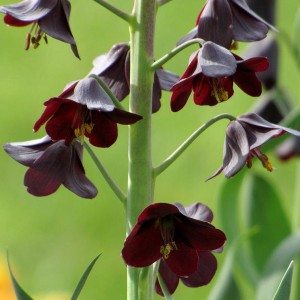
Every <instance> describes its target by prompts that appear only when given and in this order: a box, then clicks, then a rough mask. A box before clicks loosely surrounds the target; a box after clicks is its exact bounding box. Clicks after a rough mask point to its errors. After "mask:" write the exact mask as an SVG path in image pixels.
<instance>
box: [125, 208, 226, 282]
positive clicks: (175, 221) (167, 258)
mask: <svg viewBox="0 0 300 300" xmlns="http://www.w3.org/2000/svg"><path fill="white" fill-rule="evenodd" d="M225 240H226V237H225V235H224V233H223V232H222V231H221V230H218V229H216V228H215V227H214V226H212V225H210V224H209V223H207V222H203V221H199V220H195V219H193V218H191V217H188V216H187V215H185V214H183V213H182V212H181V211H180V210H179V209H178V207H176V206H175V205H172V204H167V203H156V204H152V205H150V206H148V207H147V208H145V209H144V211H143V212H142V213H141V214H140V216H139V218H138V222H137V224H136V225H135V226H134V228H133V229H132V232H131V233H130V234H129V236H128V237H127V239H126V241H125V244H124V248H123V250H122V256H123V258H124V260H125V262H126V264H127V265H130V266H133V267H146V266H149V265H151V264H153V263H154V262H155V261H157V260H159V259H161V258H162V259H163V261H164V262H165V263H166V264H167V266H168V267H169V268H170V269H171V270H172V272H173V273H174V274H176V275H178V276H188V275H191V274H193V273H195V272H196V270H197V266H198V261H199V257H198V251H211V250H214V249H217V248H220V247H221V246H223V244H224V242H225Z"/></svg>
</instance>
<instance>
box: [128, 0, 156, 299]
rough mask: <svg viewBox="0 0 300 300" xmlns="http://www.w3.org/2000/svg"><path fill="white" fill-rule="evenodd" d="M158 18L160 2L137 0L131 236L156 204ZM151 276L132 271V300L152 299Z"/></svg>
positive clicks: (133, 48) (132, 40) (130, 153)
mask: <svg viewBox="0 0 300 300" xmlns="http://www.w3.org/2000/svg"><path fill="white" fill-rule="evenodd" d="M155 14H156V0H135V5H134V10H133V16H134V18H135V22H133V23H132V25H131V27H130V63H131V66H130V92H131V93H130V111H131V112H133V113H136V114H139V115H141V116H143V119H142V120H141V121H139V122H138V123H136V124H134V125H131V126H130V129H129V150H128V156H129V166H128V168H129V170H128V198H127V199H128V200H127V210H126V214H127V221H128V224H129V225H128V228H127V234H128V233H129V232H130V230H131V228H132V226H133V225H134V224H135V223H136V220H137V217H138V215H139V214H140V212H141V211H142V210H143V209H144V208H145V207H146V206H148V205H149V204H150V203H152V201H153V189H154V180H153V167H152V155H151V114H152V86H153V76H154V73H153V71H152V70H151V64H152V62H153V41H154V27H155ZM151 272H152V271H151V268H149V269H148V270H145V271H141V270H139V269H136V268H131V267H128V272H127V274H128V276H127V299H128V300H144V299H145V300H146V299H147V300H148V299H151V298H152V293H153V292H152V285H151V280H150V279H151ZM140 275H141V276H140ZM139 287H140V290H139Z"/></svg>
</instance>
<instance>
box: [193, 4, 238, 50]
mask: <svg viewBox="0 0 300 300" xmlns="http://www.w3.org/2000/svg"><path fill="white" fill-rule="evenodd" d="M198 37H200V38H202V39H204V40H205V41H211V42H214V43H216V44H218V45H221V46H223V47H225V48H230V45H231V43H232V39H233V32H232V14H231V9H230V6H229V4H228V2H227V1H224V0H210V1H208V2H207V4H206V5H205V8H204V9H203V11H202V13H201V16H200V18H199V21H198Z"/></svg>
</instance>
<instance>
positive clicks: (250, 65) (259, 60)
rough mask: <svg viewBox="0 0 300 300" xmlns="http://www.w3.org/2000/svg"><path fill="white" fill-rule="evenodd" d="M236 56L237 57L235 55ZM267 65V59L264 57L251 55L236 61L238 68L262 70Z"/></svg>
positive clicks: (264, 69) (266, 67)
mask: <svg viewBox="0 0 300 300" xmlns="http://www.w3.org/2000/svg"><path fill="white" fill-rule="evenodd" d="M236 57H238V56H237V55H236ZM268 67H269V60H268V59H267V58H266V57H252V58H249V59H246V60H242V61H238V70H244V71H254V72H263V71H266V70H267V69H268Z"/></svg>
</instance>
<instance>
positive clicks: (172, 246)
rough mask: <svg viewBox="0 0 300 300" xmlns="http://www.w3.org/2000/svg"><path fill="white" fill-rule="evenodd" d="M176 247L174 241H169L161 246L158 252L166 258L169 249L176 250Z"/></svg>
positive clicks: (169, 251)
mask: <svg viewBox="0 0 300 300" xmlns="http://www.w3.org/2000/svg"><path fill="white" fill-rule="evenodd" d="M177 249H178V248H177V246H176V244H175V242H171V244H170V243H168V244H166V245H164V246H161V247H160V253H161V255H162V256H163V257H164V259H168V258H169V255H170V253H171V251H173V250H177Z"/></svg>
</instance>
